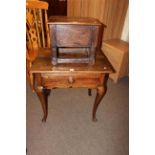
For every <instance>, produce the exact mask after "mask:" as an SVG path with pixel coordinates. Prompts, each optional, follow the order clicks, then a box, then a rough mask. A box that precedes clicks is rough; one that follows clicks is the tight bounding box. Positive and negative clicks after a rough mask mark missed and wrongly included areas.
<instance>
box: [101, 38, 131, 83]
mask: <svg viewBox="0 0 155 155" xmlns="http://www.w3.org/2000/svg"><path fill="white" fill-rule="evenodd" d="M103 51H104V54H105V55H106V56H107V57H108V59H109V61H110V62H111V64H112V65H113V66H114V68H115V70H116V73H114V74H111V75H110V77H111V78H112V79H113V80H114V82H115V83H116V82H117V81H118V79H119V78H121V77H124V76H127V75H128V72H129V44H128V43H127V42H125V41H122V40H119V39H112V40H106V41H104V43H103Z"/></svg>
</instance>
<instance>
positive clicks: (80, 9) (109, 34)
mask: <svg viewBox="0 0 155 155" xmlns="http://www.w3.org/2000/svg"><path fill="white" fill-rule="evenodd" d="M128 3H129V1H128V0H68V16H72V17H75V16H79V17H94V18H97V19H99V20H100V21H101V22H102V23H104V24H105V25H106V26H107V28H106V29H105V31H104V36H103V39H104V40H107V39H112V38H120V37H121V33H122V29H123V25H124V20H125V16H126V12H127V8H128Z"/></svg>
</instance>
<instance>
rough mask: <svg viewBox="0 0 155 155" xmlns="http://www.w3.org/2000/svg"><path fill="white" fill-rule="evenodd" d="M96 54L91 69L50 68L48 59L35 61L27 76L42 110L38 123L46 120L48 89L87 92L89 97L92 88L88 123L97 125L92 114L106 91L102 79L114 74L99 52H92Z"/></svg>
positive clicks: (79, 66) (77, 66) (80, 66)
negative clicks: (91, 108)
mask: <svg viewBox="0 0 155 155" xmlns="http://www.w3.org/2000/svg"><path fill="white" fill-rule="evenodd" d="M96 54H97V55H96V61H95V64H94V65H89V64H82V63H72V64H69V63H65V64H57V65H52V64H51V57H50V56H49V57H37V58H36V59H35V61H34V63H33V65H32V67H31V69H30V73H31V74H32V75H33V76H34V81H35V91H36V93H37V95H38V97H39V99H40V102H41V106H42V109H43V113H44V115H43V119H42V121H46V119H47V115H48V103H47V100H48V95H49V93H50V89H52V88H88V89H89V95H91V92H90V89H92V88H95V89H96V90H97V95H96V99H95V103H94V107H93V111H92V119H93V121H97V119H96V111H97V108H98V105H99V103H100V101H101V99H102V97H103V96H104V94H105V93H106V89H107V88H106V80H107V79H106V77H107V76H108V75H109V74H110V73H113V71H114V70H113V67H112V66H111V64H110V62H109V61H108V60H107V58H106V57H105V56H104V54H103V53H102V51H101V50H100V49H98V50H97V51H96ZM66 95H67V94H66ZM68 97H69V94H68ZM77 104H78V103H77ZM64 106H65V105H64Z"/></svg>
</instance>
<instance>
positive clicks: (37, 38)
mask: <svg viewBox="0 0 155 155" xmlns="http://www.w3.org/2000/svg"><path fill="white" fill-rule="evenodd" d="M47 9H48V3H47V2H43V1H32V0H27V1H26V75H27V79H28V82H29V84H30V86H31V89H32V91H34V89H33V77H32V76H31V74H30V73H29V70H30V68H31V66H32V63H33V61H34V60H35V59H36V57H37V56H48V55H50V49H49V48H50V37H49V30H48V25H47V20H48V18H47Z"/></svg>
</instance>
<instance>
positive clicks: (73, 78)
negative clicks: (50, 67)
mask: <svg viewBox="0 0 155 155" xmlns="http://www.w3.org/2000/svg"><path fill="white" fill-rule="evenodd" d="M103 79H104V76H103V75H102V74H84V75H82V74H74V73H72V74H71V73H70V74H42V84H43V86H44V87H47V88H55V87H59V88H70V87H75V88H78V87H83V88H85V87H86V88H87V87H88V88H95V87H96V86H98V85H102V84H103Z"/></svg>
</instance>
